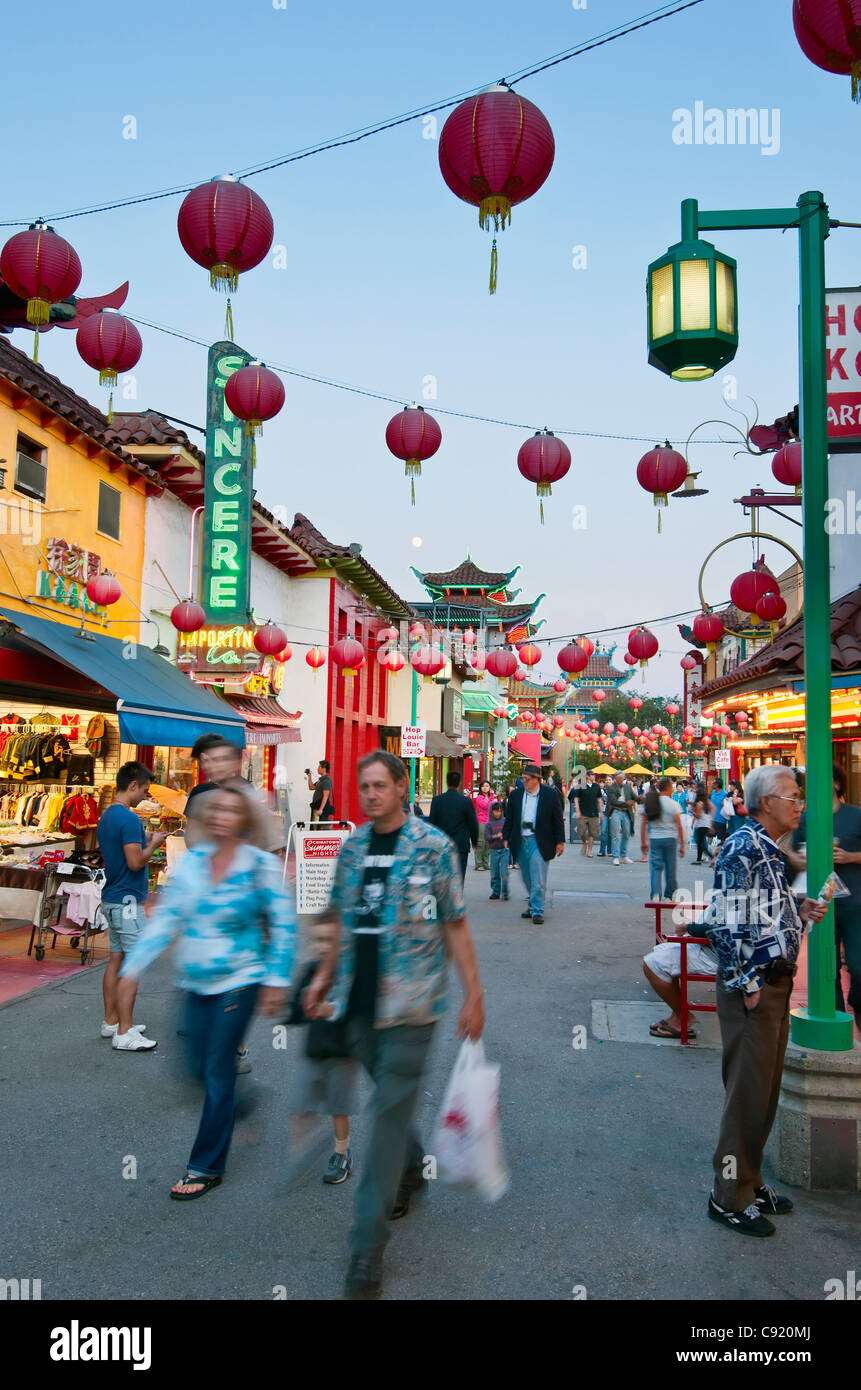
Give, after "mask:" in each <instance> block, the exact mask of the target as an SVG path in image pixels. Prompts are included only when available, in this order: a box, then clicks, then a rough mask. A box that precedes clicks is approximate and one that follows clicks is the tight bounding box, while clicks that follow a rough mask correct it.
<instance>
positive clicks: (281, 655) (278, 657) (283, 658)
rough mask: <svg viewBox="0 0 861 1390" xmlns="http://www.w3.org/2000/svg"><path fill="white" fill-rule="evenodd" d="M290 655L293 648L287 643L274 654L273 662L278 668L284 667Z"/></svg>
mask: <svg viewBox="0 0 861 1390" xmlns="http://www.w3.org/2000/svg"><path fill="white" fill-rule="evenodd" d="M292 655H293V648H292V647H291V646H290V644H289V643H287V645H285V646H284V647H282V648H281V650H280V652H276V653H275V656H274V660H275V661H277V662H278V665H279V666H286V665H287V662H288V661H289V660H290V658H291V656H292Z"/></svg>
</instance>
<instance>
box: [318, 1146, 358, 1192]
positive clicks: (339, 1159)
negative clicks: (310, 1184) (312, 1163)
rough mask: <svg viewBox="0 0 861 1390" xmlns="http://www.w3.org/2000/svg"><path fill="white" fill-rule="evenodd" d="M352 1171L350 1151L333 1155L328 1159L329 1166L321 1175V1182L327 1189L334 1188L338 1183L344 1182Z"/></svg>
mask: <svg viewBox="0 0 861 1390" xmlns="http://www.w3.org/2000/svg"><path fill="white" fill-rule="evenodd" d="M352 1171H353V1155H352V1152H351V1150H350V1149H348V1150H347V1152H346V1153H345V1154H339V1153H334V1154H332V1157H331V1158H330V1159H329V1166H328V1168H327V1169H326V1171H325V1173H324V1174H323V1181H324V1183H326V1184H327V1186H329V1187H334V1186H335V1185H336V1184H337V1183H339V1182H346V1181H347V1178H348V1177H349V1176H350V1174H351V1173H352Z"/></svg>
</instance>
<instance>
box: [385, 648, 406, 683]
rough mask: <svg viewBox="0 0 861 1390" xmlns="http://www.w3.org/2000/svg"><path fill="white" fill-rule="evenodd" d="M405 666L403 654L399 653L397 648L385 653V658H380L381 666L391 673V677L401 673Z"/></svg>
mask: <svg viewBox="0 0 861 1390" xmlns="http://www.w3.org/2000/svg"><path fill="white" fill-rule="evenodd" d="M406 664H407V663H406V661H405V660H404V657H403V653H402V652H399V651H398V649H397V647H393V648H392V649H391V651H388V652H386V654H385V656H384V657H383V658H382V665H383V666H385V668H386V670H387V671H391V673H392V675H393V676H396V675H397V674H398V671H402V670H403V669H404V667H405V666H406Z"/></svg>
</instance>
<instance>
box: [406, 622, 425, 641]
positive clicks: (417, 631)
mask: <svg viewBox="0 0 861 1390" xmlns="http://www.w3.org/2000/svg"><path fill="white" fill-rule="evenodd" d="M426 639H427V630H426V628H425V627H424V626H423V625H422V624H421V623H412V624H411V625H410V641H411V642H424V641H425V640H426Z"/></svg>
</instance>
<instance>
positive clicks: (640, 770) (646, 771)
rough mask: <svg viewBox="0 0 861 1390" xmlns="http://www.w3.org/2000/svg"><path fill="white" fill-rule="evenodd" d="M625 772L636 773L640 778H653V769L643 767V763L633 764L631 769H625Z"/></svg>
mask: <svg viewBox="0 0 861 1390" xmlns="http://www.w3.org/2000/svg"><path fill="white" fill-rule="evenodd" d="M625 772H626V773H628V772H636V773H637V775H638V776H639V777H642V776H644V775H645V776H646V777H651V775H652V769H651V768H650V767H643V765H642V763H631V766H630V767H626V768H625Z"/></svg>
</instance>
